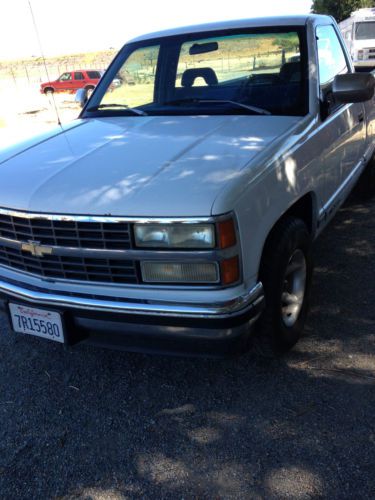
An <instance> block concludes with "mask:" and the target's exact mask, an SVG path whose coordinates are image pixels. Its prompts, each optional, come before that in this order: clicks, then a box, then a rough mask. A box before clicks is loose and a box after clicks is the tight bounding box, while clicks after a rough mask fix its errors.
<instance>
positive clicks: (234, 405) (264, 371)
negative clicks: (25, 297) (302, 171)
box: [0, 198, 375, 500]
mask: <svg viewBox="0 0 375 500" xmlns="http://www.w3.org/2000/svg"><path fill="white" fill-rule="evenodd" d="M315 261H316V273H315V281H314V289H313V295H312V304H311V313H310V316H309V321H308V326H307V328H306V335H305V337H304V339H303V340H302V341H301V342H300V343H299V345H298V346H297V348H295V349H294V351H293V352H291V353H290V354H289V355H287V356H285V357H284V358H281V359H279V360H272V361H271V360H264V359H262V358H260V357H257V356H256V355H254V354H252V353H249V354H246V355H244V356H242V357H240V358H237V359H232V360H226V361H213V360H204V359H180V358H166V357H151V356H143V355H137V354H128V353H121V352H115V351H107V350H100V349H96V348H91V347H88V346H83V345H82V346H77V347H75V348H74V349H71V350H63V348H62V347H61V346H60V345H55V344H52V343H49V342H47V341H43V340H41V339H33V338H24V337H21V336H17V335H15V334H13V333H11V332H10V331H9V329H8V326H7V321H6V318H5V317H4V316H2V317H1V318H0V319H1V328H0V330H1V335H0V360H1V362H0V422H1V425H0V492H1V498H4V499H8V498H9V499H14V498H20V499H21V498H27V499H32V498H63V499H68V498H72V499H73V498H83V499H89V498H90V499H94V500H96V499H119V498H121V499H123V498H199V499H201V498H202V499H203V498H267V499H270V498H293V499H294V498H295V499H300V498H301V499H302V498H318V497H319V498H320V497H324V498H340V499H342V498H345V499H347V498H373V496H374V491H375V478H374V463H375V423H374V407H375V406H374V405H375V390H374V389H375V387H374V385H375V309H374V291H375V267H374V261H375V201H374V199H373V200H372V201H368V202H361V201H359V200H358V199H356V198H352V199H351V200H350V201H349V203H347V205H346V206H345V207H344V208H343V209H342V210H341V211H340V212H339V214H338V215H337V216H336V218H335V219H334V221H333V222H332V223H331V225H330V226H329V228H328V229H327V230H326V232H325V233H324V234H323V235H322V236H321V238H320V239H319V240H318V242H317V243H316V246H315Z"/></svg>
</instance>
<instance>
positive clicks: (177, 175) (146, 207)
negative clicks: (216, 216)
mask: <svg viewBox="0 0 375 500" xmlns="http://www.w3.org/2000/svg"><path fill="white" fill-rule="evenodd" d="M298 120H300V118H298V117H277V116H178V117H175V116H168V117H114V118H100V119H88V120H76V121H74V122H72V124H70V125H69V126H67V127H65V129H64V130H62V129H56V130H54V131H51V132H50V133H49V134H45V135H44V136H43V137H40V138H36V139H34V140H33V141H28V142H27V143H24V144H23V145H18V146H16V147H13V148H9V149H8V150H3V151H1V152H0V207H5V208H14V209H18V210H25V211H32V212H47V213H62V214H77V215H78V214H94V215H122V216H135V217H137V216H146V217H148V216H160V217H162V216H171V215H173V216H188V215H190V216H198V215H210V214H211V209H212V205H213V202H214V200H215V198H216V196H217V195H218V194H219V192H220V191H222V190H223V187H224V186H225V183H227V182H229V181H233V180H235V179H236V178H238V182H240V177H241V171H242V170H243V169H244V167H248V168H251V164H252V162H254V161H255V159H256V157H257V155H259V153H260V152H261V151H264V149H265V148H267V147H268V146H269V145H270V144H271V143H273V142H274V141H275V140H277V138H279V137H280V136H281V135H283V134H284V133H285V132H286V131H287V130H289V129H290V128H291V127H293V126H294V125H295V124H296V122H297V121H298Z"/></svg>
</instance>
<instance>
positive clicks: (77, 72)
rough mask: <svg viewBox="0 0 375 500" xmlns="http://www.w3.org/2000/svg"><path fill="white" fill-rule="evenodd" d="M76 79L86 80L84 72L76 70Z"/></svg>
mask: <svg viewBox="0 0 375 500" xmlns="http://www.w3.org/2000/svg"><path fill="white" fill-rule="evenodd" d="M74 79H75V80H84V76H83V73H81V72H80V71H76V72H75V73H74Z"/></svg>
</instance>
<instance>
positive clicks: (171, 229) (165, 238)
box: [134, 224, 215, 249]
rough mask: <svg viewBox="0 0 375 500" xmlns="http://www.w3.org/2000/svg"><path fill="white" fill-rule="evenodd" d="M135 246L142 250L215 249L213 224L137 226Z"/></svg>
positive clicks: (135, 227)
mask: <svg viewBox="0 0 375 500" xmlns="http://www.w3.org/2000/svg"><path fill="white" fill-rule="evenodd" d="M134 237H135V244H136V246H137V247H141V248H186V249H191V248H214V247H215V226H214V225H213V224H165V225H164V224H135V226H134Z"/></svg>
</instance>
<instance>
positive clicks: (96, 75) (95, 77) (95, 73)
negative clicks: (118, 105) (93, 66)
mask: <svg viewBox="0 0 375 500" xmlns="http://www.w3.org/2000/svg"><path fill="white" fill-rule="evenodd" d="M87 76H88V77H89V78H91V79H92V80H99V79H100V73H99V71H88V72H87Z"/></svg>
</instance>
